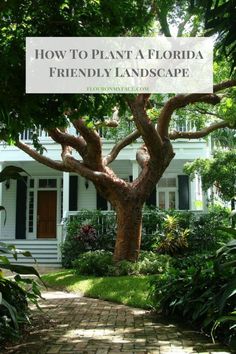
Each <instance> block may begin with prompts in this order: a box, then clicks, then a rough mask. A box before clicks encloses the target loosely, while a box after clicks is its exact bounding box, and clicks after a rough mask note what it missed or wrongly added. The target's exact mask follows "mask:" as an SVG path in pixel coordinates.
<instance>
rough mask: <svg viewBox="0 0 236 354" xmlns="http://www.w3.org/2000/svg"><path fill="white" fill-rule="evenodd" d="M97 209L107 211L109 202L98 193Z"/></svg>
mask: <svg viewBox="0 0 236 354" xmlns="http://www.w3.org/2000/svg"><path fill="white" fill-rule="evenodd" d="M97 209H100V210H107V201H106V199H105V198H103V197H102V196H101V195H100V194H99V193H98V192H97Z"/></svg>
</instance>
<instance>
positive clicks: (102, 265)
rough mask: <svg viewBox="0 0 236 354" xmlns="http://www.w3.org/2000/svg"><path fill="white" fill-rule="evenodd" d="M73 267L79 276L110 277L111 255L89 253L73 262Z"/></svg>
mask: <svg viewBox="0 0 236 354" xmlns="http://www.w3.org/2000/svg"><path fill="white" fill-rule="evenodd" d="M73 266H74V267H75V269H76V271H77V273H78V274H80V275H97V276H102V275H110V274H111V273H112V270H111V268H113V260H112V253H111V252H109V251H103V250H99V251H89V252H86V253H83V254H81V255H80V256H79V257H78V258H77V259H76V260H74V261H73Z"/></svg>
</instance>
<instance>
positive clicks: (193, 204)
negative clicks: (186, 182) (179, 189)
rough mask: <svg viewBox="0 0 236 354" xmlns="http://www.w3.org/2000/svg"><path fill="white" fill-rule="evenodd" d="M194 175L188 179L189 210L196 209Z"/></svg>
mask: <svg viewBox="0 0 236 354" xmlns="http://www.w3.org/2000/svg"><path fill="white" fill-rule="evenodd" d="M196 194H197V191H196V177H195V178H194V179H193V180H192V181H191V180H190V210H197V205H196V201H197V198H196Z"/></svg>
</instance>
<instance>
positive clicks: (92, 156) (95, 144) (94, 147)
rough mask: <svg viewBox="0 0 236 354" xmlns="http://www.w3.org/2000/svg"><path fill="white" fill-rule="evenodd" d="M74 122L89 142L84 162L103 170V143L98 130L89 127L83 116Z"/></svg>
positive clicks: (95, 168) (93, 167)
mask: <svg viewBox="0 0 236 354" xmlns="http://www.w3.org/2000/svg"><path fill="white" fill-rule="evenodd" d="M72 123H73V125H74V127H75V128H76V129H77V130H78V131H79V132H80V134H81V135H82V137H83V138H84V140H85V141H86V143H87V151H86V154H85V155H84V156H83V159H84V162H85V163H86V164H87V165H89V166H90V167H91V168H92V169H94V170H102V144H101V139H100V136H99V134H98V132H97V131H96V130H93V129H91V128H88V127H87V126H86V124H85V122H84V120H83V119H82V118H79V119H76V120H74V121H73V122H72Z"/></svg>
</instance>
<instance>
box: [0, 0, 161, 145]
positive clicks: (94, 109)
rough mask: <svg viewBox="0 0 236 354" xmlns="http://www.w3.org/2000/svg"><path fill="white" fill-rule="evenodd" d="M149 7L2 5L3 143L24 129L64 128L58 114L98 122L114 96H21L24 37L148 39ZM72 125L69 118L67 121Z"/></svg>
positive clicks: (121, 3) (125, 1)
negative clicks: (77, 114) (68, 113)
mask: <svg viewBox="0 0 236 354" xmlns="http://www.w3.org/2000/svg"><path fill="white" fill-rule="evenodd" d="M151 5H152V1H149V0H148V1H146V0H145V1H140V0H134V1H130V0H116V1H110V0H100V1H92V0H86V1H85V0H78V1H74V0H59V1H55V0H53V1H48V0H40V1H33V0H22V1H19V0H7V1H4V2H1V4H0V28H1V37H0V52H1V58H0V66H1V71H0V92H1V94H0V121H1V122H2V123H4V126H3V127H2V129H1V136H2V137H3V138H5V139H6V140H7V141H8V142H12V140H14V139H16V138H17V137H18V132H21V131H23V129H24V128H35V127H37V126H39V125H41V126H42V127H43V128H46V127H47V128H48V127H55V126H65V125H67V123H68V122H67V121H66V117H65V114H64V112H65V111H67V110H68V108H70V109H71V110H73V109H75V108H76V109H77V110H78V111H79V112H80V116H85V115H86V116H89V117H90V118H91V119H94V120H96V119H100V120H101V119H103V117H104V116H109V115H111V112H112V108H113V107H114V106H115V105H117V104H118V103H119V107H120V109H121V110H122V109H124V101H123V99H122V98H121V96H120V95H103V94H101V95H86V94H81V95H73V94H68V95H60V94H58V95H56V94H52V95H42V94H37V95H26V94H25V37H29V36H32V37H35V36H38V37H40V36H44V37H48V36H49V37H51V36H54V37H63V36H64V37H85V36H88V37H93V36H94V37H96V36H97V37H101V36H108V37H110V36H111V37H112V36H114V37H116V36H132V35H133V36H139V35H145V34H148V33H149V29H150V27H151V24H152V22H153V19H154V16H155V14H154V13H153V12H152V10H151ZM71 119H73V117H71Z"/></svg>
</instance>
